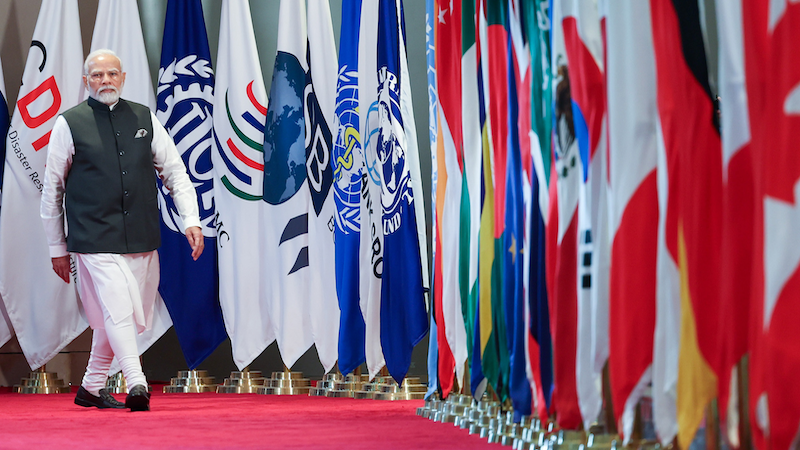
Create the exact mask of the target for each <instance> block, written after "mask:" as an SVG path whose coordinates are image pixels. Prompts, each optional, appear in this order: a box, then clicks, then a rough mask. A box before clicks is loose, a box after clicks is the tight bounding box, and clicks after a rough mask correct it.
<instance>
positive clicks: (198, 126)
mask: <svg viewBox="0 0 800 450" xmlns="http://www.w3.org/2000/svg"><path fill="white" fill-rule="evenodd" d="M157 102H158V106H157V111H156V116H157V117H158V119H159V120H160V121H161V123H162V124H163V125H164V127H165V128H166V129H167V131H169V134H170V136H171V137H172V139H173V140H174V141H175V145H176V146H177V147H178V152H179V153H180V154H181V157H182V158H183V162H184V164H186V168H187V172H188V173H189V178H191V180H192V183H193V184H194V186H195V189H196V191H197V197H198V201H199V206H200V222H201V224H202V229H203V236H204V237H205V250H204V251H203V254H202V256H201V257H200V258H199V259H198V260H197V261H192V257H191V248H190V247H189V243H188V242H187V241H186V237H185V236H184V235H183V224H182V221H181V220H180V218H179V216H178V213H177V209H176V208H175V204H174V203H173V201H172V198H171V197H169V195H167V192H166V189H165V188H164V187H163V185H162V184H161V181H160V180H159V193H160V194H159V206H160V207H161V248H160V249H159V257H160V259H161V284H160V286H159V288H158V289H159V292H160V293H161V296H162V297H163V298H164V303H165V304H166V305H167V309H168V310H169V314H170V316H171V317H172V323H173V325H174V326H175V331H176V332H177V334H178V341H179V342H180V345H181V350H183V356H184V358H186V363H187V364H188V365H189V368H190V369H195V368H196V367H197V366H198V365H199V364H200V363H201V362H202V361H203V360H204V359H205V358H206V357H208V355H210V354H211V352H213V351H214V350H215V349H216V348H217V347H218V346H219V344H221V343H222V341H224V340H225V338H226V337H227V334H226V332H225V325H224V323H223V321H222V310H221V308H220V306H219V295H218V283H219V277H218V274H217V244H216V229H215V208H214V185H213V173H212V170H211V168H212V166H211V148H212V147H211V145H212V136H211V130H212V126H213V123H212V116H211V113H212V105H213V102H214V71H213V69H212V68H211V52H210V51H209V47H208V37H207V36H206V28H205V22H204V21H203V8H202V5H201V3H200V0H169V3H167V15H166V21H165V23H164V40H163V43H162V47H161V68H160V69H159V72H158V94H157Z"/></svg>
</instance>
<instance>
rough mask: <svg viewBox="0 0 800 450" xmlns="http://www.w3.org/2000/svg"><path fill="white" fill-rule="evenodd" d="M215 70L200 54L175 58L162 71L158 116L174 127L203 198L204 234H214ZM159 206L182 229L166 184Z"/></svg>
mask: <svg viewBox="0 0 800 450" xmlns="http://www.w3.org/2000/svg"><path fill="white" fill-rule="evenodd" d="M213 91H214V71H213V69H212V68H211V63H210V62H209V61H208V60H206V59H204V58H202V57H199V56H197V55H188V56H185V57H183V58H181V59H180V60H178V59H177V58H176V59H173V60H172V63H170V64H169V65H168V66H167V67H162V68H161V69H160V70H159V71H158V109H157V111H156V117H158V120H159V121H161V123H162V124H164V126H165V127H166V128H167V129H168V130H170V134H171V135H172V136H173V139H174V140H175V146H176V147H177V148H178V153H179V154H181V155H182V156H183V160H184V162H185V163H186V168H187V170H188V173H189V177H190V178H191V180H192V183H193V184H194V186H195V189H196V191H197V196H198V198H199V200H200V202H199V203H200V222H201V223H202V224H203V227H202V229H203V234H204V235H205V236H206V237H213V236H214V234H213V233H214V226H213V221H214V199H213V187H214V184H213V177H212V172H211V143H210V141H209V138H210V137H211V129H212V126H213V123H212V117H211V110H212V103H211V102H212V100H213V98H214V94H213ZM159 206H160V209H161V216H162V220H163V221H164V224H166V225H167V226H168V227H169V229H170V230H172V231H175V232H178V233H180V232H182V230H181V229H180V228H181V227H179V226H178V223H179V222H178V217H179V215H178V209H177V208H176V207H175V203H174V201H173V200H172V198H171V197H170V196H169V192H168V191H167V190H166V188H165V187H163V186H162V187H161V189H160V195H159Z"/></svg>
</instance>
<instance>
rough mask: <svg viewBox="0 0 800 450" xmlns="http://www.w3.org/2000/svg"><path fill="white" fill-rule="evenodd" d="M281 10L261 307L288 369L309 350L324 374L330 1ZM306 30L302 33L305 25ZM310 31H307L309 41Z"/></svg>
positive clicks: (335, 316)
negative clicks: (314, 351)
mask: <svg viewBox="0 0 800 450" xmlns="http://www.w3.org/2000/svg"><path fill="white" fill-rule="evenodd" d="M310 3H311V5H310V7H309V14H308V16H307V17H306V8H305V2H302V1H301V2H297V1H291V2H282V3H281V8H280V13H279V14H280V16H279V23H280V29H279V30H278V53H277V55H276V58H275V69H274V71H273V74H272V86H271V87H270V102H269V107H268V108H267V122H266V128H265V130H264V195H263V199H264V201H265V202H266V203H267V208H265V209H264V210H263V211H264V212H263V214H265V215H266V216H265V217H266V219H265V221H264V225H265V226H264V230H265V236H264V239H263V240H262V254H264V255H265V258H267V261H268V263H267V264H266V267H265V270H264V272H263V275H264V280H265V286H266V290H267V295H266V299H265V301H266V303H267V305H268V307H267V308H268V310H269V311H270V316H271V317H272V323H273V326H274V327H275V335H276V339H277V341H278V348H279V350H280V352H281V357H282V358H283V362H284V364H286V366H288V367H291V366H292V365H294V363H295V362H297V359H298V358H300V356H302V355H303V354H304V353H305V352H306V351H307V350H308V349H309V348H310V347H311V345H312V344H316V347H317V354H318V355H319V358H320V362H321V363H322V365H323V367H324V368H325V371H326V372H327V371H329V370H330V369H332V368H333V366H334V364H335V363H336V359H337V353H338V352H337V341H338V339H337V337H338V335H339V305H338V300H337V297H336V280H335V273H334V271H333V270H331V268H332V267H333V265H334V261H335V253H334V252H335V250H334V247H333V230H334V227H335V226H334V222H335V220H334V215H335V207H334V200H333V199H332V198H333V195H332V192H333V167H332V164H331V149H332V148H333V143H332V133H331V128H330V127H331V125H332V124H333V115H334V111H335V102H336V73H337V64H336V48H335V45H334V38H333V27H332V25H331V20H330V8H329V6H328V2H327V0H314V1H312V2H310ZM307 25H308V26H307ZM307 30H308V32H307Z"/></svg>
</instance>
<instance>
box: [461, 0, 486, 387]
mask: <svg viewBox="0 0 800 450" xmlns="http://www.w3.org/2000/svg"><path fill="white" fill-rule="evenodd" d="M476 19H477V15H476V10H475V1H474V0H468V1H465V2H463V3H462V5H461V99H462V100H461V123H462V126H461V129H462V142H463V144H462V145H463V170H462V178H461V208H460V220H459V221H460V223H461V224H462V226H461V227H460V236H459V255H460V260H459V294H460V297H461V310H462V315H463V317H464V325H465V328H466V330H465V331H466V339H467V342H466V344H467V351H468V356H469V357H470V358H472V355H473V353H474V351H473V349H472V347H473V342H474V340H475V323H476V322H475V313H476V311H477V305H478V248H479V246H480V244H479V231H480V223H481V197H480V192H481V178H482V176H481V160H482V147H483V146H482V140H481V117H480V116H481V105H480V102H481V95H482V93H481V92H480V89H482V87H479V83H480V82H479V81H478V78H479V69H480V66H479V65H478V45H477V39H476V32H477V29H478V27H477V21H476ZM475 387H476V386H475ZM473 388H474V387H473Z"/></svg>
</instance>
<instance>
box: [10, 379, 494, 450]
mask: <svg viewBox="0 0 800 450" xmlns="http://www.w3.org/2000/svg"><path fill="white" fill-rule="evenodd" d="M156 389H158V391H159V392H154V393H153V396H152V399H151V408H152V411H149V412H136V413H132V412H130V411H128V410H98V409H96V408H81V407H79V406H77V405H75V404H73V403H72V401H73V398H74V394H51V395H23V394H12V393H10V388H0V448H3V449H23V448H25V449H28V448H80V449H88V448H105V449H108V448H114V449H127V448H169V449H175V448H191V449H203V448H207V449H225V448H278V447H281V448H347V449H370V450H374V449H395V448H396V449H401V448H402V449H407V448H419V449H441V448H459V449H470V448H488V447H490V444H488V443H487V442H486V440H485V439H480V438H479V437H477V436H470V435H468V434H467V432H466V430H462V429H459V428H456V427H454V426H452V425H450V424H441V423H434V422H432V421H430V420H427V419H423V418H422V417H418V416H417V415H416V414H415V413H416V408H417V407H418V406H422V405H423V402H422V400H417V401H394V402H392V401H378V400H353V399H345V398H342V399H339V398H324V397H323V398H320V397H307V396H270V395H256V394H239V395H237V394H162V393H161V392H160V390H161V386H156V387H155V388H154V391H155V390H156ZM115 397H117V398H118V399H119V400H124V395H115ZM491 447H494V445H491Z"/></svg>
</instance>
